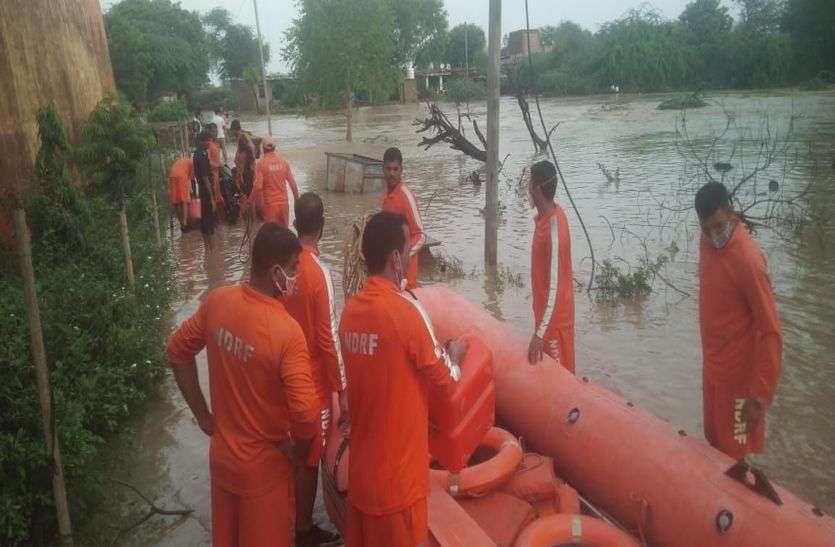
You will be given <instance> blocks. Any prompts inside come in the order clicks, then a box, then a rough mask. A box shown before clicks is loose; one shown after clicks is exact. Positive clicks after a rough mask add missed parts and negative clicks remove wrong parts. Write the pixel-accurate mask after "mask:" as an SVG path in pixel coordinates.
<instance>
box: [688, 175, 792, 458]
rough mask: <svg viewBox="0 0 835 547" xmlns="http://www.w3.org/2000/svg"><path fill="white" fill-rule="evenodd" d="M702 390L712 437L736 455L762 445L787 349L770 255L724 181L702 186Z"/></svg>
mask: <svg viewBox="0 0 835 547" xmlns="http://www.w3.org/2000/svg"><path fill="white" fill-rule="evenodd" d="M695 205H696V213H697V214H698V216H699V223H700V224H701V228H702V236H701V243H700V246H699V325H700V327H701V335H702V358H703V368H702V398H703V405H704V430H705V437H706V438H707V440H708V442H710V444H711V445H713V446H714V447H715V448H718V449H719V450H721V451H722V452H724V453H725V454H727V455H729V456H731V457H732V458H736V459H741V458H744V457H745V455H746V454H748V453H751V452H756V453H760V452H762V451H763V444H764V440H765V411H766V409H767V408H768V407H769V406H770V405H771V402H772V401H773V399H774V392H775V390H776V388H777V380H778V377H779V376H780V363H781V359H782V353H783V337H782V334H781V331H780V318H779V316H778V314H777V308H776V306H775V305H774V292H773V291H772V288H771V279H770V277H769V274H768V266H767V265H766V261H765V256H764V255H763V252H762V250H761V249H760V247H759V245H757V243H756V242H755V241H754V240H753V239H752V238H751V235H750V234H749V233H748V230H747V229H746V227H745V225H744V224H743V223H742V221H741V220H740V218H739V217H738V216H737V214H736V213H735V212H734V209H733V205H732V203H731V198H730V195H729V194H728V190H727V189H726V188H725V186H724V185H723V184H721V183H718V182H711V183H708V184H706V185H704V186H703V187H702V188H701V189H700V190H699V191H698V193H696V203H695Z"/></svg>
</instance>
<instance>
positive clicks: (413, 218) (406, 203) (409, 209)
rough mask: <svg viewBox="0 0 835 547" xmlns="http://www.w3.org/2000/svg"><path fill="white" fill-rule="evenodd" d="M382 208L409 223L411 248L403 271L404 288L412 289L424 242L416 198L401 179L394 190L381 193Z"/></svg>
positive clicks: (414, 284)
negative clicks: (407, 262) (404, 274)
mask: <svg viewBox="0 0 835 547" xmlns="http://www.w3.org/2000/svg"><path fill="white" fill-rule="evenodd" d="M382 208H383V211H388V212H390V213H397V214H399V215H403V216H404V217H406V222H408V224H409V233H410V234H411V241H410V243H411V245H412V250H411V251H410V253H411V256H409V264H408V265H407V268H406V272H405V273H406V283H407V285H406V288H408V289H413V288H415V287H416V286H417V274H418V253H420V250H421V249H422V248H423V246H424V245H425V244H426V235H425V234H424V233H423V221H422V220H421V218H420V211H419V210H418V206H417V199H415V194H414V192H412V190H411V188H409V187H408V186H406V182H405V181H402V180H401V181H400V182H399V183H398V184H397V186H395V187H394V190H392V191H390V192H385V193H384V194H383V202H382Z"/></svg>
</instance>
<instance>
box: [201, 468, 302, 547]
mask: <svg viewBox="0 0 835 547" xmlns="http://www.w3.org/2000/svg"><path fill="white" fill-rule="evenodd" d="M295 512H296V510H295V498H294V496H293V481H292V480H288V481H285V483H284V484H282V485H280V486H279V487H277V488H275V489H273V490H272V491H270V492H267V493H266V494H263V495H261V496H257V497H252V498H250V497H242V496H239V495H237V494H233V493H231V492H228V491H226V490H223V489H222V488H220V487H218V486H215V485H214V484H213V485H212V545H213V546H214V547H264V546H270V547H290V545H292V544H293V525H294V521H295V518H296V515H295Z"/></svg>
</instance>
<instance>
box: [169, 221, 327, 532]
mask: <svg viewBox="0 0 835 547" xmlns="http://www.w3.org/2000/svg"><path fill="white" fill-rule="evenodd" d="M300 251H301V246H300V245H299V242H298V240H297V239H296V237H295V236H294V235H293V234H292V232H290V231H289V230H287V229H286V228H282V227H280V226H278V225H276V224H265V225H264V226H262V227H261V229H260V230H259V232H258V235H257V236H256V238H255V243H254V245H253V249H252V273H251V277H250V281H249V282H243V283H240V284H238V285H233V286H228V287H222V288H219V289H215V290H214V291H212V292H211V293H209V295H208V296H207V297H206V299H205V300H204V301H203V303H202V304H201V305H200V308H199V309H198V310H197V312H195V313H194V315H192V316H191V317H190V318H189V319H188V320H186V321H185V322H184V323H183V324H182V325H180V327H179V328H178V329H177V331H176V332H175V333H174V335H173V336H172V338H171V341H170V342H169V344H168V357H169V359H170V361H171V366H172V369H173V371H174V378H175V379H176V381H177V386H178V387H179V388H180V391H181V392H182V394H183V397H184V398H185V400H186V403H188V406H189V408H190V409H191V411H192V413H193V414H194V417H195V419H196V420H197V424H198V425H199V427H200V429H202V430H203V432H204V433H206V434H207V435H209V436H210V437H211V441H210V445H211V446H210V451H209V460H210V461H209V463H210V471H211V481H212V484H211V487H212V544H213V545H215V546H216V547H226V546H229V545H241V546H247V545H279V546H288V547H289V545H291V543H292V537H291V530H292V527H293V512H294V508H293V503H292V500H293V462H294V460H297V459H298V458H300V457H304V456H305V455H306V454H307V453H308V451H309V449H310V439H311V438H312V437H313V436H314V435H315V434H316V430H317V428H319V413H320V411H321V407H320V403H319V398H318V397H317V395H316V388H315V385H314V383H313V377H312V374H311V368H310V356H309V354H308V352H307V345H306V343H305V340H304V333H302V330H301V328H300V327H299V325H298V323H296V321H295V320H293V318H292V317H290V315H289V314H288V313H287V311H286V310H285V309H284V306H283V305H282V304H281V302H279V300H278V299H277V298H276V297H277V296H280V295H283V294H286V293H287V292H288V291H289V290H290V289H291V287H292V280H293V278H294V277H295V274H296V267H297V265H298V256H299V252H300ZM204 347H206V348H207V360H208V366H209V389H210V392H211V401H212V409H211V411H210V410H209V408H208V406H207V404H206V399H205V397H204V395H203V391H202V390H201V388H200V383H199V380H198V376H197V364H196V362H195V359H194V358H195V356H196V355H197V354H198V353H199V352H200V351H202V349H203V348H204Z"/></svg>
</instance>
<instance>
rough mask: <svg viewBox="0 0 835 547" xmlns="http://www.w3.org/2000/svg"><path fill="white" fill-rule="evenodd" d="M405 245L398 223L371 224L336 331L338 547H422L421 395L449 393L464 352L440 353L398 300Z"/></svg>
mask: <svg viewBox="0 0 835 547" xmlns="http://www.w3.org/2000/svg"><path fill="white" fill-rule="evenodd" d="M409 240H410V238H409V228H408V225H407V224H406V220H405V219H404V218H403V217H402V216H400V215H396V214H393V213H388V212H380V213H377V214H375V215H374V216H372V217H371V219H370V220H369V221H368V224H367V225H366V226H365V232H364V233H363V236H362V254H363V257H364V258H365V263H366V265H367V268H368V273H369V278H368V279H367V280H366V282H365V285H364V286H363V288H362V289H361V290H360V291H359V292H358V293H357V294H356V295H354V296H353V297H352V298H351V299H350V300H349V301H348V303H347V304H346V305H345V310H344V311H343V312H342V319H341V321H340V324H339V336H340V340H341V342H342V350H343V356H344V358H345V365H346V368H347V373H348V385H349V386H350V388H349V392H348V399H349V408H350V409H351V434H350V440H349V443H350V444H349V446H350V454H351V457H350V461H349V464H348V465H349V467H348V519H347V542H346V545H347V547H366V546H367V547H378V546H381V545H385V546H386V547H415V546H418V545H425V544H426V543H427V535H428V531H427V505H426V503H427V502H426V498H427V496H428V494H429V473H428V470H427V465H428V462H429V418H428V408H427V407H428V402H427V391H428V390H447V389H451V387H452V386H453V385H454V384H455V382H457V381H458V380H459V379H460V377H461V371H460V369H459V368H458V365H457V363H459V362H461V360H463V358H464V356H465V354H466V351H467V347H466V344H462V343H460V342H450V343H449V344H448V347H447V349H444V347H443V346H442V345H440V343H439V342H438V340H437V338H436V337H435V333H434V331H433V330H432V324H431V322H430V321H429V316H428V315H427V313H426V311H424V309H423V308H422V307H421V305H420V304H419V303H418V302H417V300H414V299H413V298H412V297H411V296H410V295H409V294H408V293H405V292H402V291H401V289H400V287H401V281H402V280H403V273H404V262H405V257H408V256H409ZM447 350H448V352H447Z"/></svg>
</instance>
